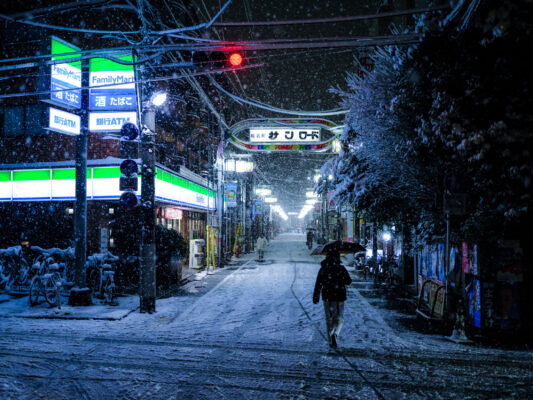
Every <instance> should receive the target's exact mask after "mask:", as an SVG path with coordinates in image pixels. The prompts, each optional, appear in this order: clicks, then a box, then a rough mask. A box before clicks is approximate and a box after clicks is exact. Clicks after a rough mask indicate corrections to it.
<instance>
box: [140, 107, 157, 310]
mask: <svg viewBox="0 0 533 400" xmlns="http://www.w3.org/2000/svg"><path fill="white" fill-rule="evenodd" d="M144 117H145V122H146V124H147V125H148V126H152V127H154V125H155V123H154V122H155V113H154V112H153V111H149V112H147V113H146V114H145V116H144ZM154 128H155V127H154ZM141 160H142V171H141V174H142V180H141V215H142V228H141V251H140V253H141V260H140V261H141V271H140V275H141V276H140V278H141V279H140V289H141V290H140V311H141V312H142V313H144V312H148V313H153V312H155V294H156V287H155V286H156V285H155V269H156V268H155V135H154V132H153V131H152V130H151V129H150V128H149V127H146V126H145V127H143V130H142V133H141Z"/></svg>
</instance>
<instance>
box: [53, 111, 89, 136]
mask: <svg viewBox="0 0 533 400" xmlns="http://www.w3.org/2000/svg"><path fill="white" fill-rule="evenodd" d="M48 112H49V120H48V128H49V129H50V130H52V131H57V132H60V133H64V134H67V135H79V134H80V129H81V119H80V116H79V115H76V114H72V113H68V112H66V111H61V110H58V109H56V108H51V107H50V108H49V109H48Z"/></svg>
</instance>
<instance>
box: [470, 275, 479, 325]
mask: <svg viewBox="0 0 533 400" xmlns="http://www.w3.org/2000/svg"><path fill="white" fill-rule="evenodd" d="M468 314H469V315H470V318H471V320H472V322H473V324H474V326H476V327H478V328H481V287H480V283H479V280H477V279H474V280H473V281H472V285H471V286H470V290H469V291H468Z"/></svg>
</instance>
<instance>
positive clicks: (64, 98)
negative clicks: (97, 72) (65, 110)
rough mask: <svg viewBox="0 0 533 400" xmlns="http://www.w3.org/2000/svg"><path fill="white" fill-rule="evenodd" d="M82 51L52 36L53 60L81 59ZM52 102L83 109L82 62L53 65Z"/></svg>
mask: <svg viewBox="0 0 533 400" xmlns="http://www.w3.org/2000/svg"><path fill="white" fill-rule="evenodd" d="M77 51H80V49H79V48H78V47H76V46H73V45H71V44H70V43H67V42H65V41H63V40H61V39H59V38H56V37H54V36H52V48H51V53H52V60H53V61H54V62H55V61H57V60H62V59H73V58H76V57H80V56H81V53H76V52H77ZM50 91H51V93H50V102H52V103H56V104H58V105H62V106H67V107H70V108H80V107H81V62H80V61H76V62H69V63H58V64H55V63H54V64H52V66H51V80H50Z"/></svg>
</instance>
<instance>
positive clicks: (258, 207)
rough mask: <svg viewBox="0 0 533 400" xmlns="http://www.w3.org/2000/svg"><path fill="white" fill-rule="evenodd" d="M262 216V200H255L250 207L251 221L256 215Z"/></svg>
mask: <svg viewBox="0 0 533 400" xmlns="http://www.w3.org/2000/svg"><path fill="white" fill-rule="evenodd" d="M262 214H263V200H255V201H254V205H253V207H252V219H255V216H256V215H262Z"/></svg>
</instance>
